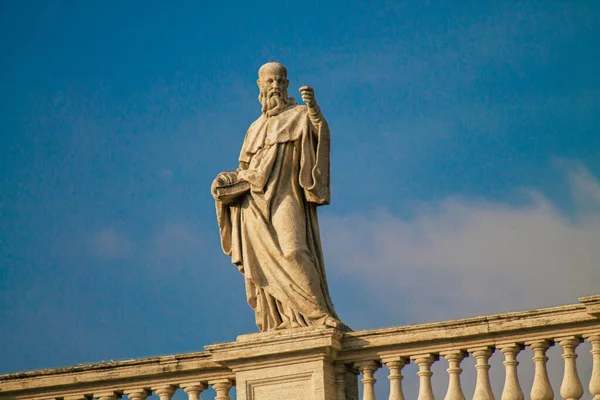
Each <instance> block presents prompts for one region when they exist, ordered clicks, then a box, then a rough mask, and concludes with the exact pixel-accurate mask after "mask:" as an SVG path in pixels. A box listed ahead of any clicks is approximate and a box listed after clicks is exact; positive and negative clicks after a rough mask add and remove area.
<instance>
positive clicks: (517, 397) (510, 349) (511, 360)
mask: <svg viewBox="0 0 600 400" xmlns="http://www.w3.org/2000/svg"><path fill="white" fill-rule="evenodd" d="M496 347H497V348H498V349H499V350H500V351H501V352H502V354H504V363H503V364H504V367H505V370H506V375H505V379H504V389H503V390H502V397H501V399H502V400H524V399H525V395H524V394H523V390H522V389H521V384H520V383H519V375H518V373H517V366H518V365H519V362H518V361H517V354H519V352H520V351H521V350H523V346H522V345H521V344H519V343H508V344H503V345H498V346H496Z"/></svg>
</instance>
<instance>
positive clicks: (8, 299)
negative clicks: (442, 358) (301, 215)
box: [0, 1, 600, 373]
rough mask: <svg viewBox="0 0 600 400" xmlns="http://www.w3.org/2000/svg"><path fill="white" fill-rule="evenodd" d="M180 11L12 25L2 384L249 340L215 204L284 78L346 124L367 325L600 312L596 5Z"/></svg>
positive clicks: (338, 203) (6, 40) (357, 318)
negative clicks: (273, 85)
mask: <svg viewBox="0 0 600 400" xmlns="http://www.w3.org/2000/svg"><path fill="white" fill-rule="evenodd" d="M170 3H172V4H168V5H167V3H166V2H155V1H144V2H136V1H127V2H123V1H105V2H99V1H98V2H94V1H86V2H67V1H62V2H51V3H50V2H31V1H19V2H16V1H15V2H9V1H5V2H2V5H1V6H0V7H1V12H0V54H1V55H2V56H1V57H2V58H1V59H2V61H1V62H0V68H1V69H0V71H1V73H0V93H2V96H0V260H1V264H0V343H2V345H1V346H0V373H7V372H13V371H17V370H29V369H38V368H47V367H59V366H64V365H70V364H75V363H82V362H92V361H99V360H107V359H123V358H134V357H142V356H151V355H158V354H172V353H178V352H186V351H195V350H200V349H202V348H203V346H204V345H207V344H210V343H215V342H223V341H228V340H235V337H236V336H237V335H238V334H242V333H248V332H254V331H256V327H255V325H254V321H253V314H252V311H251V309H250V308H249V307H248V306H247V304H246V303H245V298H244V288H243V280H242V276H241V275H240V274H239V273H238V271H237V269H236V268H235V267H234V266H233V265H231V264H230V262H229V260H228V258H227V257H226V256H225V255H223V254H222V253H221V250H220V246H219V237H218V231H217V225H216V220H215V211H214V204H213V200H212V198H211V196H210V190H209V188H210V183H211V181H212V179H213V178H214V176H215V175H216V174H217V173H218V172H220V171H222V170H227V169H234V168H235V167H236V160H237V155H238V153H239V149H240V146H241V142H242V139H243V137H244V134H245V131H246V129H247V127H248V125H249V124H250V123H251V122H252V121H253V120H254V119H255V118H256V117H257V116H258V115H259V112H260V105H259V103H258V101H257V88H256V83H255V80H256V73H257V70H258V68H259V67H260V65H262V64H263V63H264V62H267V61H270V60H278V61H281V62H283V63H284V64H286V65H287V67H288V71H289V79H290V85H291V86H290V93H291V94H292V95H296V98H297V99H298V98H299V96H298V93H297V88H299V87H300V86H303V85H307V84H308V85H311V86H313V87H314V88H315V90H316V97H317V100H318V101H319V104H320V105H321V108H322V110H323V112H324V114H325V116H326V118H327V119H328V121H329V123H330V126H331V130H332V191H333V197H332V204H331V205H330V206H328V207H324V208H321V209H320V217H321V230H322V237H323V241H324V246H325V257H326V263H327V272H328V279H329V283H330V289H331V293H332V297H333V301H334V304H335V306H336V308H337V310H338V313H339V314H340V316H341V317H342V319H343V320H344V321H345V322H347V323H348V324H349V325H350V326H352V327H353V328H354V329H368V328H377V327H384V326H390V325H402V324H408V323H414V322H424V321H432V320H439V319H450V318H459V317H466V316H472V315H476V314H481V313H495V312H504V311H508V310H516V309H527V308H533V307H541V306H545V305H553V304H561V303H574V302H576V301H577V297H579V296H583V295H588V294H593V293H598V290H597V287H598V286H599V285H598V283H600V268H599V267H598V262H597V260H598V259H600V250H599V249H600V184H599V177H600V157H599V154H600V139H599V137H600V135H599V133H600V74H598V71H600V55H599V53H598V38H600V21H599V19H600V4H599V3H598V2H594V1H589V2H585V1H577V2H569V1H555V2H542V1H540V2H521V1H508V2H494V4H493V5H492V4H491V2H467V1H459V2H457V1H447V2H446V1H440V2H433V1H432V2H407V3H409V4H403V3H402V2H383V1H373V2H371V1H365V2H360V1H329V2H324V1H321V2H319V1H302V2H291V1H289V2H287V1H273V2H270V1H261V2H254V1H237V2H236V1H233V2H226V3H222V2H192V1H190V2H184V1H179V2H170Z"/></svg>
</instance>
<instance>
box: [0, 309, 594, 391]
mask: <svg viewBox="0 0 600 400" xmlns="http://www.w3.org/2000/svg"><path fill="white" fill-rule="evenodd" d="M585 300H586V301H587V302H583V303H584V304H574V305H568V306H561V307H551V308H544V309H538V310H530V311H523V312H511V313H504V314H496V315H489V316H484V317H476V318H467V319H460V320H454V321H443V322H436V323H429V324H419V325H408V326H401V327H393V328H384V329H374V330H368V331H360V332H350V333H348V332H342V331H339V330H336V329H333V328H328V327H325V326H316V327H304V328H294V329H284V330H275V331H269V332H264V333H253V334H247V335H241V336H239V337H238V338H237V340H236V341H234V342H230V343H222V344H215V345H211V346H207V347H206V351H205V352H199V353H189V354H180V355H174V356H165V357H152V358H145V359H139V360H128V361H120V362H108V363H100V364H89V365H78V366H74V367H69V368H59V369H53V370H42V371H31V372H24V373H16V374H8V375H2V376H0V399H27V400H48V399H55V400H56V399H65V400H68V399H72V400H84V399H89V398H91V397H94V396H95V397H96V398H99V397H102V398H106V399H113V397H114V398H118V397H119V396H121V395H123V394H127V393H129V394H131V396H132V397H135V398H136V399H138V400H139V399H142V398H143V397H144V396H146V395H147V394H149V393H150V391H154V392H155V393H157V394H162V396H163V397H164V398H165V399H166V398H168V396H170V394H171V393H172V392H173V390H174V389H175V388H178V390H184V391H185V392H186V393H187V394H188V395H189V398H190V399H191V400H198V395H199V393H200V392H201V391H202V390H204V389H205V388H207V387H208V386H210V385H212V387H213V389H214V390H216V391H217V390H218V392H219V393H220V394H219V395H218V398H219V399H220V400H227V399H228V398H229V394H228V393H229V388H230V387H231V385H233V384H235V385H236V392H237V399H239V400H242V399H244V400H246V399H255V400H256V399H272V398H279V399H281V398H284V399H285V400H288V399H295V398H300V396H302V398H303V399H306V398H313V399H336V400H342V399H346V400H348V399H352V400H354V399H357V396H358V390H357V375H356V374H357V371H358V370H360V371H361V372H362V374H363V375H362V377H361V382H362V384H363V385H365V386H364V387H363V393H364V392H365V391H364V389H365V388H366V389H367V393H369V394H370V395H371V394H373V393H374V392H373V385H375V381H374V377H373V376H372V372H373V371H374V368H376V367H378V366H379V365H380V364H382V363H383V364H385V365H386V366H387V367H389V368H390V375H389V378H388V379H389V385H390V389H391V390H392V391H391V393H394V395H395V397H393V398H394V399H396V400H397V399H400V400H401V399H402V398H403V395H402V390H401V385H400V381H401V377H402V376H401V374H400V370H399V369H400V368H401V366H402V365H404V364H405V363H407V362H408V361H409V360H413V361H414V362H415V364H417V365H418V366H419V368H420V371H419V374H420V375H419V380H421V381H422V384H423V390H422V394H423V396H424V397H427V396H429V395H430V393H429V390H428V387H429V385H431V382H430V381H431V379H430V378H432V377H431V376H430V372H431V371H430V366H431V365H430V364H432V363H435V362H437V360H438V358H439V357H440V356H444V357H448V358H452V357H454V358H455V359H458V358H460V356H462V355H464V354H469V356H471V357H474V358H476V359H478V364H477V365H478V366H479V371H480V372H479V373H478V375H481V378H480V379H481V383H480V385H479V388H480V390H479V392H480V394H481V395H482V396H490V391H489V387H488V386H489V385H487V383H486V381H487V373H486V371H487V369H488V367H489V363H488V362H487V358H488V356H489V354H491V351H492V350H498V351H501V352H502V353H503V354H504V355H505V356H506V362H507V363H506V364H505V365H506V369H507V371H508V372H510V374H511V376H510V377H509V379H507V385H506V388H505V390H504V392H505V394H507V395H506V396H509V397H508V398H513V397H514V398H519V396H522V390H521V389H520V387H519V383H518V379H517V376H516V374H517V366H518V364H519V363H518V362H516V354H517V353H518V352H519V350H520V349H521V348H523V347H529V348H530V349H532V350H534V353H535V357H534V362H535V364H536V376H537V379H536V381H535V385H533V387H532V391H533V393H534V394H533V395H532V396H533V397H535V398H552V395H553V394H552V392H551V386H550V384H549V382H548V381H547V379H546V375H547V374H546V372H545V371H546V369H545V365H546V357H547V355H546V350H547V349H548V348H549V347H550V346H551V345H552V344H554V343H558V344H560V346H561V347H562V348H563V350H564V351H563V358H564V359H565V361H564V365H565V378H564V381H563V382H564V384H563V387H562V388H561V391H562V392H564V393H565V395H568V396H572V397H577V396H579V394H580V389H581V387H588V388H589V391H590V393H591V394H593V396H594V399H595V400H600V318H597V317H596V316H594V315H593V313H592V314H591V313H589V304H590V303H589V298H585ZM592 300H593V299H592ZM581 340H587V341H588V342H589V343H591V344H592V356H593V363H594V366H593V371H592V377H591V379H590V380H589V381H584V380H583V378H584V377H580V379H582V380H581V382H578V375H577V371H576V368H575V359H576V357H575V355H576V353H575V347H576V345H577V344H578V343H579V342H580V341H581ZM580 356H582V355H581V354H580ZM457 357H458V358H457ZM580 358H581V357H580ZM455 364H456V363H455ZM452 367H453V371H452V372H453V374H454V378H453V379H454V380H455V381H456V382H455V384H454V385H453V386H452V387H450V388H449V391H450V392H452V393H455V394H456V393H459V392H460V391H459V390H458V389H457V388H459V385H458V379H459V376H458V375H459V374H458V371H457V369H458V367H457V365H453V366H452ZM413 378H414V377H413ZM434 379H435V378H434ZM438 379H439V378H438ZM443 379H446V378H443ZM586 379H587V378H586ZM579 383H580V384H581V385H580V384H579ZM380 384H387V382H385V381H381V380H380V382H377V385H380ZM450 389H451V390H450ZM299 392H300V393H301V394H300V395H299V394H298V393H299ZM509 394H510V395H509ZM311 396H312V397H311Z"/></svg>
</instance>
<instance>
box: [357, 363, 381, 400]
mask: <svg viewBox="0 0 600 400" xmlns="http://www.w3.org/2000/svg"><path fill="white" fill-rule="evenodd" d="M354 366H355V367H356V368H358V370H359V371H360V372H361V373H362V375H363V378H362V379H361V380H360V381H361V382H362V384H363V397H362V398H363V400H375V382H377V379H375V377H374V376H373V374H374V373H375V371H377V370H378V369H379V367H380V366H381V364H380V363H379V362H377V361H360V362H357V363H354Z"/></svg>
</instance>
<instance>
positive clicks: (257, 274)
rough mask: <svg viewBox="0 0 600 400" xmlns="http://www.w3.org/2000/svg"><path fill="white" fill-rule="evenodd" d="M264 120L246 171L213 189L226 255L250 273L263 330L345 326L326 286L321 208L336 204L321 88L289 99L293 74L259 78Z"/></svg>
mask: <svg viewBox="0 0 600 400" xmlns="http://www.w3.org/2000/svg"><path fill="white" fill-rule="evenodd" d="M257 84H258V87H259V100H260V102H261V104H262V115H261V116H260V117H259V118H258V119H257V120H256V121H254V123H252V125H251V126H250V128H249V129H248V132H247V133H246V137H245V139H244V142H243V144H242V150H241V152H240V157H239V168H237V170H235V171H232V172H222V173H220V174H219V175H218V176H217V177H216V179H215V180H214V182H213V184H212V194H213V197H214V198H215V201H216V208H217V220H218V223H219V228H220V233H221V244H222V247H223V251H224V252H225V253H226V254H227V255H229V256H231V261H232V262H233V263H234V264H235V265H237V267H238V268H239V270H240V272H242V273H243V274H244V278H245V283H246V297H247V300H248V304H250V306H251V307H252V308H253V309H254V312H255V317H256V324H257V326H258V328H259V329H260V331H262V332H265V331H270V330H275V329H288V328H296V327H303V326H331V327H336V328H342V327H343V324H342V323H341V322H340V321H339V318H338V316H337V315H336V313H335V310H334V309H333V304H332V302H331V298H330V295H329V289H328V287H327V278H326V276H325V263H324V260H323V251H322V248H321V239H320V236H319V235H320V234H319V222H318V219H317V207H318V206H320V205H324V204H329V199H330V188H329V142H330V132H329V126H328V124H327V121H326V120H325V117H324V116H323V114H322V112H321V110H320V108H319V106H318V105H317V101H316V100H315V95H314V90H313V89H312V88H311V87H308V86H303V87H302V88H300V93H301V95H302V100H303V101H304V102H305V103H306V105H305V106H301V105H297V104H296V103H295V101H294V99H293V98H292V97H288V91H287V89H288V85H289V81H288V79H287V69H286V68H285V67H284V66H283V65H282V64H279V63H274V62H272V63H267V64H265V65H263V66H262V67H261V68H260V70H259V73H258V81H257Z"/></svg>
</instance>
